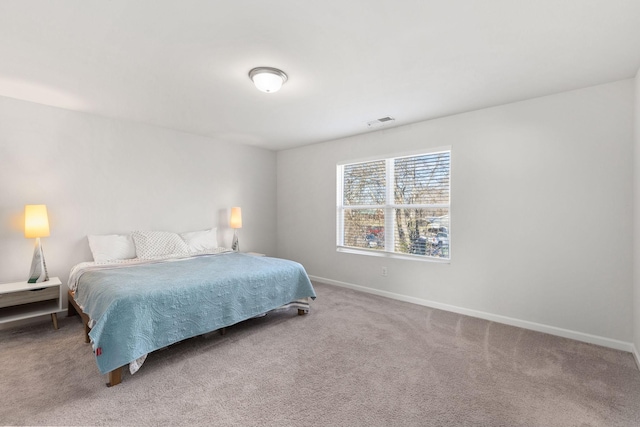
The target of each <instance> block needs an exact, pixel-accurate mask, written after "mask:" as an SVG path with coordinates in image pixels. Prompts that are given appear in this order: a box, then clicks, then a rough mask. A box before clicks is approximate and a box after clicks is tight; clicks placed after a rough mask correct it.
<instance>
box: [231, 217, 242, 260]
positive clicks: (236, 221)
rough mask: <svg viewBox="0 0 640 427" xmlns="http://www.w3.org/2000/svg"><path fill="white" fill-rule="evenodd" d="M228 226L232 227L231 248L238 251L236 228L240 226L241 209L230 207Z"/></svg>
mask: <svg viewBox="0 0 640 427" xmlns="http://www.w3.org/2000/svg"><path fill="white" fill-rule="evenodd" d="M229 226H230V227H231V228H233V240H232V242H231V249H233V250H234V251H236V252H239V251H240V244H239V243H238V228H242V209H240V208H237V207H236V208H231V219H230V220H229Z"/></svg>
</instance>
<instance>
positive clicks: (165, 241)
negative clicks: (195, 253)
mask: <svg viewBox="0 0 640 427" xmlns="http://www.w3.org/2000/svg"><path fill="white" fill-rule="evenodd" d="M131 237H133V242H134V243H135V245H136V253H137V254H138V258H141V259H151V258H157V257H161V256H166V255H184V254H187V253H189V248H188V247H187V244H186V243H185V242H184V240H182V238H181V237H180V236H179V235H178V234H176V233H170V232H167V231H134V232H133V233H131Z"/></svg>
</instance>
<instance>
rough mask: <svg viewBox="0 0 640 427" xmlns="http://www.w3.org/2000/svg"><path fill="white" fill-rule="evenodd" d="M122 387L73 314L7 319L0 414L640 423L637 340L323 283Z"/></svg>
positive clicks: (159, 358) (27, 421) (0, 363)
mask: <svg viewBox="0 0 640 427" xmlns="http://www.w3.org/2000/svg"><path fill="white" fill-rule="evenodd" d="M315 287H316V291H317V294H318V299H317V300H316V301H315V302H314V303H313V304H312V311H311V313H310V314H309V315H307V316H297V315H296V310H291V311H287V312H281V313H271V314H269V315H267V316H265V317H263V318H258V319H252V320H249V321H247V322H244V323H242V324H240V325H236V326H233V327H231V328H229V329H228V332H227V334H226V335H225V336H220V335H219V334H217V333H212V334H208V335H206V336H201V337H197V338H193V339H191V340H187V341H185V342H182V343H180V344H177V345H174V346H171V347H170V348H167V349H164V350H160V351H157V352H155V353H152V354H151V355H150V356H149V357H148V359H147V361H146V363H145V365H144V366H143V367H142V368H141V369H140V371H139V372H138V373H137V374H135V375H133V376H130V375H129V374H128V372H125V375H124V378H123V382H122V384H120V385H119V386H116V387H113V388H107V387H105V382H106V377H105V376H101V375H100V374H99V372H98V370H97V367H96V364H95V361H94V359H93V355H92V354H91V351H90V347H89V345H88V344H84V341H83V339H82V325H81V324H80V321H79V319H78V318H62V319H60V329H59V330H58V331H54V330H53V329H52V327H51V323H50V322H43V323H39V324H36V325H31V326H29V327H22V328H17V329H11V330H5V331H0V402H1V404H0V424H2V425H136V426H138V425H154V426H157V425H172V426H173V425H214V426H232V425H243V426H247V425H248V426H294V425H295V426H300V425H313V426H449V425H451V426H638V425H640V371H638V370H637V369H636V367H635V364H634V361H633V358H632V356H631V355H630V354H628V353H624V352H620V351H616V350H610V349H607V348H603V347H598V346H594V345H589V344H583V343H580V342H576V341H572V340H568V339H564V338H558V337H554V336H550V335H545V334H541V333H537V332H532V331H527V330H524V329H519V328H515V327H511V326H505V325H501V324H497V323H492V322H487V321H484V320H479V319H475V318H471V317H466V316H461V315H458V314H453V313H449V312H445V311H440V310H434V309H430V308H426V307H422V306H417V305H413V304H409V303H404V302H399V301H395V300H389V299H386V298H382V297H378V296H374V295H370V294H364V293H359V292H355V291H351V290H348V289H343V288H338V287H334V286H329V285H324V284H319V283H316V284H315Z"/></svg>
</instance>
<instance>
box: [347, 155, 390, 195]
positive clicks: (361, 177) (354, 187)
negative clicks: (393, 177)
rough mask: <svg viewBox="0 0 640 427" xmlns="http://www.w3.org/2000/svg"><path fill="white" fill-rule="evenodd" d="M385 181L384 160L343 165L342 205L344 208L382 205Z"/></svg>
mask: <svg viewBox="0 0 640 427" xmlns="http://www.w3.org/2000/svg"><path fill="white" fill-rule="evenodd" d="M385 181H386V175H385V161H384V160H378V161H375V162H366V163H356V164H353V165H345V166H344V178H343V184H344V196H343V203H344V204H345V206H350V205H384V203H385V196H386V195H385V187H386V182H385Z"/></svg>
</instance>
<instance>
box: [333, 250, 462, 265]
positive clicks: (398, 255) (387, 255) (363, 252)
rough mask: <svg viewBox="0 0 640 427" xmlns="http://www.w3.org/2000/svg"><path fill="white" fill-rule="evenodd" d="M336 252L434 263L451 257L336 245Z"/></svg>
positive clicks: (443, 261)
mask: <svg viewBox="0 0 640 427" xmlns="http://www.w3.org/2000/svg"><path fill="white" fill-rule="evenodd" d="M336 252H342V253H347V254H355V255H368V256H375V257H381V258H394V259H404V260H409V261H422V262H434V263H436V264H451V258H435V257H428V256H423V255H412V254H401V253H396V252H386V251H379V250H375V249H363V248H350V247H346V246H337V247H336Z"/></svg>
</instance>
